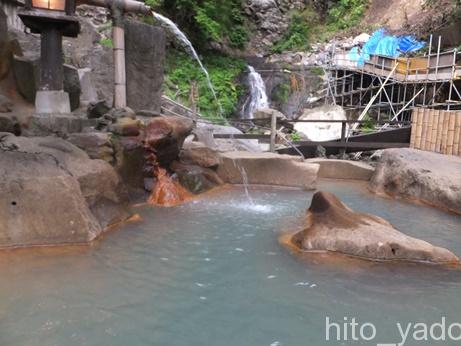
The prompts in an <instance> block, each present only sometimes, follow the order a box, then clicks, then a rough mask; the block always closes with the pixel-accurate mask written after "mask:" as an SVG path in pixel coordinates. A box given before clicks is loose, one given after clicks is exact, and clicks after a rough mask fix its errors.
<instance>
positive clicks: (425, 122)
mask: <svg viewBox="0 0 461 346" xmlns="http://www.w3.org/2000/svg"><path fill="white" fill-rule="evenodd" d="M430 111H431V110H430V109H428V108H426V109H424V111H423V128H422V130H421V145H420V148H421V150H426V141H427V130H428V127H429V125H428V123H429V112H430Z"/></svg>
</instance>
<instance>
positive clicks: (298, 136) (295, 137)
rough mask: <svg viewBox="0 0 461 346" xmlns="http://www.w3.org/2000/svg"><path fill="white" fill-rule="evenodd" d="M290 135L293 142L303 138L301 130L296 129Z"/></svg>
mask: <svg viewBox="0 0 461 346" xmlns="http://www.w3.org/2000/svg"><path fill="white" fill-rule="evenodd" d="M290 137H291V140H292V141H293V142H296V141H300V140H301V139H302V137H301V134H300V133H299V132H296V131H294V132H293V133H291V135H290Z"/></svg>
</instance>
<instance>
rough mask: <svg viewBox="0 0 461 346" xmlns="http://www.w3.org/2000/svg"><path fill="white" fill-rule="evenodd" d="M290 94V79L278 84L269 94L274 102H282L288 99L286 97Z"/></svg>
mask: <svg viewBox="0 0 461 346" xmlns="http://www.w3.org/2000/svg"><path fill="white" fill-rule="evenodd" d="M290 95H291V86H290V81H289V80H288V81H286V82H285V83H280V84H278V85H277V86H276V87H275V88H274V90H273V91H272V94H271V99H272V102H274V103H275V104H279V105H281V104H284V103H286V102H287V101H288V98H289V97H290Z"/></svg>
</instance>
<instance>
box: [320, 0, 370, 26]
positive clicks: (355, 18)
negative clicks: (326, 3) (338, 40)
mask: <svg viewBox="0 0 461 346" xmlns="http://www.w3.org/2000/svg"><path fill="white" fill-rule="evenodd" d="M367 3H368V0H337V1H335V3H334V4H333V5H332V6H331V7H330V8H329V10H328V16H327V24H328V29H329V31H340V30H344V29H348V28H351V27H353V26H355V25H357V24H358V23H359V22H360V20H361V19H362V16H363V13H364V11H365V8H366V5H367Z"/></svg>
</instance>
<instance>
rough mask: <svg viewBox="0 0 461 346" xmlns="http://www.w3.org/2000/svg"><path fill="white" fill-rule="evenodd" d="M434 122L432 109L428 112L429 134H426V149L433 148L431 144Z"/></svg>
mask: <svg viewBox="0 0 461 346" xmlns="http://www.w3.org/2000/svg"><path fill="white" fill-rule="evenodd" d="M433 122H434V110H433V109H431V110H429V112H428V123H427V136H426V146H425V150H427V151H430V150H431V144H432V127H433V126H434V125H433Z"/></svg>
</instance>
